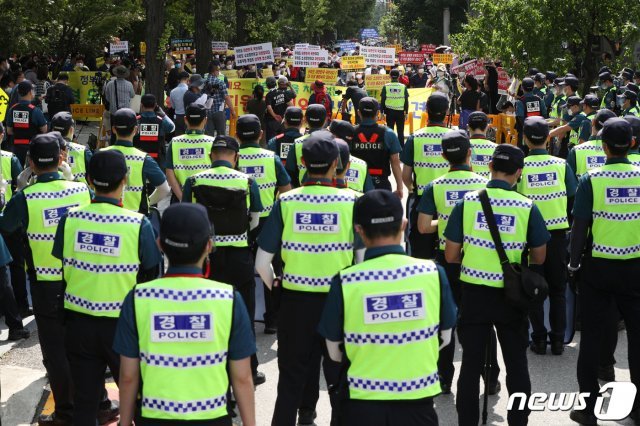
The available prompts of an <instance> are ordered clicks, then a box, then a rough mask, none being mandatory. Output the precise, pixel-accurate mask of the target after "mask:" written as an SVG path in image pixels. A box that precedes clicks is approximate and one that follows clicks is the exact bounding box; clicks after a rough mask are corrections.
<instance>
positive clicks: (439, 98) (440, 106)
mask: <svg viewBox="0 0 640 426" xmlns="http://www.w3.org/2000/svg"><path fill="white" fill-rule="evenodd" d="M447 108H449V98H448V97H447V96H446V95H445V94H443V93H440V92H435V93H432V94H431V96H429V97H428V98H427V110H429V111H431V112H434V113H444V112H445V111H446V110H447Z"/></svg>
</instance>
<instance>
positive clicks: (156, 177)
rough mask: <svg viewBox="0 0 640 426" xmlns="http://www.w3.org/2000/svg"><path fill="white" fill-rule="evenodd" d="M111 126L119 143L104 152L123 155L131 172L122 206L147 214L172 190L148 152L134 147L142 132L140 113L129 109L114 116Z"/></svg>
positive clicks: (121, 110) (128, 175)
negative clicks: (138, 133)
mask: <svg viewBox="0 0 640 426" xmlns="http://www.w3.org/2000/svg"><path fill="white" fill-rule="evenodd" d="M111 127H112V131H113V134H114V135H116V142H115V145H112V146H110V147H107V148H104V149H105V150H107V151H120V152H122V154H124V157H125V159H126V160H127V169H128V170H129V172H128V174H127V184H126V186H125V191H124V195H123V196H122V204H123V206H124V208H125V209H128V210H131V211H134V212H140V213H142V214H145V215H146V214H148V212H149V206H152V205H155V204H157V203H158V201H160V200H162V199H164V198H165V197H167V196H169V194H170V193H171V188H169V184H168V183H167V178H166V177H165V175H164V173H163V172H162V170H160V166H158V163H156V162H155V160H154V159H153V158H151V156H149V155H148V154H147V153H146V152H143V151H140V150H139V149H137V148H134V147H133V138H134V136H135V135H136V132H137V129H138V120H137V119H136V113H135V112H133V110H132V109H129V108H121V109H119V110H118V111H116V112H115V113H114V114H112V115H111ZM147 182H148V183H149V184H150V185H151V186H152V187H154V188H155V191H153V193H151V194H147V189H146V188H147V185H146V183H147Z"/></svg>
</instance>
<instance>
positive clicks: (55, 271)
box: [34, 266, 62, 276]
mask: <svg viewBox="0 0 640 426" xmlns="http://www.w3.org/2000/svg"><path fill="white" fill-rule="evenodd" d="M34 269H35V271H36V274H37V275H56V276H59V275H60V274H61V273H62V269H61V268H41V267H37V266H36V267H35V268H34Z"/></svg>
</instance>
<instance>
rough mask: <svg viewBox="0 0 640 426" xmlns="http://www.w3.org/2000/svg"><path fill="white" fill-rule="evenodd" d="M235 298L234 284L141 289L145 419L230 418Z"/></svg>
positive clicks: (186, 281) (158, 284)
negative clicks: (229, 368) (229, 361)
mask: <svg viewBox="0 0 640 426" xmlns="http://www.w3.org/2000/svg"><path fill="white" fill-rule="evenodd" d="M233 299H234V293H233V288H232V287H231V286H230V285H227V284H222V283H219V282H216V281H211V280H207V279H204V278H186V277H171V278H161V279H158V280H154V281H151V282H148V283H144V284H139V285H137V286H136V287H135V290H134V304H135V315H136V327H137V330H138V341H139V346H140V375H141V377H142V383H144V386H143V387H142V389H141V393H142V416H143V417H145V418H150V419H162V420H212V419H217V418H219V417H222V416H225V415H227V389H228V387H229V379H228V374H227V370H226V367H227V354H228V351H229V338H230V335H231V326H232V321H233V320H232V319H233V303H234V301H233Z"/></svg>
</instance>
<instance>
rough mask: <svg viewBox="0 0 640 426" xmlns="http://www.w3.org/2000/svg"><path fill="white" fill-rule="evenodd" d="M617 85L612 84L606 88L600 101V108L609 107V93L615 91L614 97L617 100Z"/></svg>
mask: <svg viewBox="0 0 640 426" xmlns="http://www.w3.org/2000/svg"><path fill="white" fill-rule="evenodd" d="M616 91H617V89H616V86H611V87H609V88H608V89H607V90H605V92H604V93H603V94H602V100H601V101H600V109H605V108H609V105H607V102H606V101H607V96H609V93H611V92H613V95H614V96H613V99H614V100H615V99H616V97H615V95H616Z"/></svg>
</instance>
